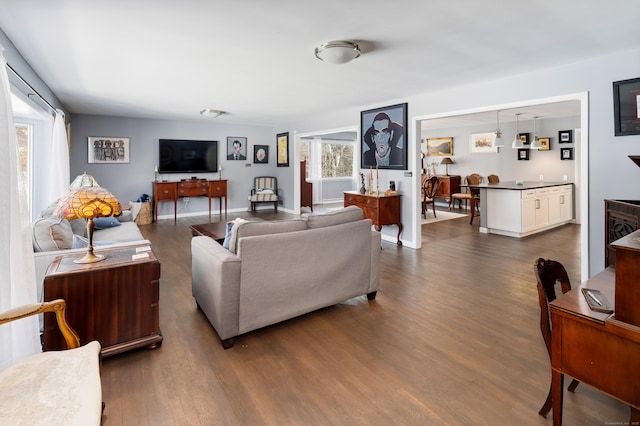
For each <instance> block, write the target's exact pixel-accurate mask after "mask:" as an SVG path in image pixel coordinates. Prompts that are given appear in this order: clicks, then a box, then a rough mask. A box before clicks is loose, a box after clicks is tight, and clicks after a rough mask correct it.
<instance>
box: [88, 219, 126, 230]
mask: <svg viewBox="0 0 640 426" xmlns="http://www.w3.org/2000/svg"><path fill="white" fill-rule="evenodd" d="M93 224H94V225H95V227H96V229H107V228H113V227H114V226H120V222H119V221H118V219H116V218H115V217H113V216H109V217H96V218H95V219H93Z"/></svg>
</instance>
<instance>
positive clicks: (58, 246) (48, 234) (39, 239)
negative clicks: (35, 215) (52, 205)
mask: <svg viewBox="0 0 640 426" xmlns="http://www.w3.org/2000/svg"><path fill="white" fill-rule="evenodd" d="M72 236H73V231H72V230H71V224H70V223H69V221H68V220H66V219H62V218H59V217H55V216H50V217H45V218H43V219H38V220H36V221H35V223H34V224H33V249H34V251H54V250H66V249H70V248H71V244H72Z"/></svg>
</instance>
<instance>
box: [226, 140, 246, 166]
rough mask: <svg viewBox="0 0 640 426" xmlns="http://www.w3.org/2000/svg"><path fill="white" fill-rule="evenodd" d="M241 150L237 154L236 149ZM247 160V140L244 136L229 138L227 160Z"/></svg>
mask: <svg viewBox="0 0 640 426" xmlns="http://www.w3.org/2000/svg"><path fill="white" fill-rule="evenodd" d="M236 146H238V147H239V148H240V149H239V151H238V152H236V149H235V147H236ZM246 159H247V138H246V137H244V136H227V160H231V161H233V160H246Z"/></svg>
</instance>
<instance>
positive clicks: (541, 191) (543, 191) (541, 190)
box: [536, 188, 549, 197]
mask: <svg viewBox="0 0 640 426" xmlns="http://www.w3.org/2000/svg"><path fill="white" fill-rule="evenodd" d="M546 195H549V188H538V189H536V196H537V197H544V196H546Z"/></svg>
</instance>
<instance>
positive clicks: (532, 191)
mask: <svg viewBox="0 0 640 426" xmlns="http://www.w3.org/2000/svg"><path fill="white" fill-rule="evenodd" d="M521 192H522V194H521V197H522V199H523V200H524V199H527V198H535V196H536V190H535V189H526V190H524V191H521Z"/></svg>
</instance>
